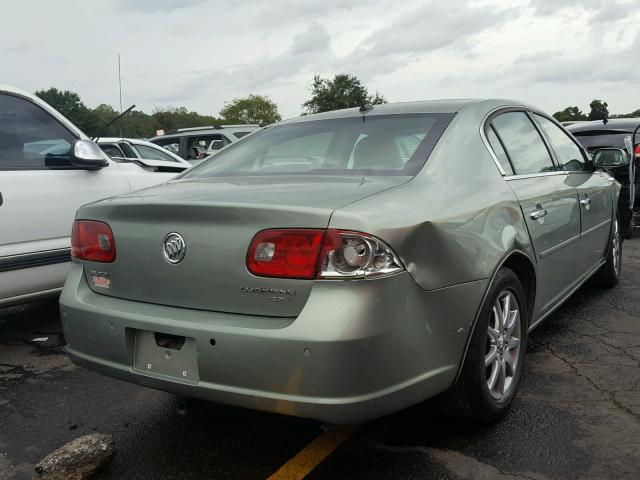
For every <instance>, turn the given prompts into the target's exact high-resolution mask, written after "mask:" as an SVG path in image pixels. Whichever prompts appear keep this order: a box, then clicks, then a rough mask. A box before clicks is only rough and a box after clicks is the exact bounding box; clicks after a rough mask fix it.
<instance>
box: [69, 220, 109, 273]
mask: <svg viewBox="0 0 640 480" xmlns="http://www.w3.org/2000/svg"><path fill="white" fill-rule="evenodd" d="M71 256H72V257H73V258H75V259H76V260H88V261H90V262H101V263H111V262H113V261H114V260H115V259H116V242H115V239H114V238H113V232H112V231H111V227H110V226H109V225H107V224H106V223H104V222H96V221H94V220H76V221H75V222H73V228H72V229H71Z"/></svg>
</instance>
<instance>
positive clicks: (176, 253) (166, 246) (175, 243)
mask: <svg viewBox="0 0 640 480" xmlns="http://www.w3.org/2000/svg"><path fill="white" fill-rule="evenodd" d="M186 253H187V245H186V244H185V243H184V238H182V236H181V235H180V234H179V233H175V232H174V233H170V234H168V235H167V236H166V237H164V242H163V244H162V255H163V256H164V259H165V260H166V261H167V262H169V263H180V262H181V261H182V259H183V258H184V255H185V254H186Z"/></svg>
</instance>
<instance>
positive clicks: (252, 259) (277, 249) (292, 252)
mask: <svg viewBox="0 0 640 480" xmlns="http://www.w3.org/2000/svg"><path fill="white" fill-rule="evenodd" d="M247 268H248V269H249V271H250V272H251V273H253V274H254V275H258V276H261V277H275V278H298V279H306V280H312V279H314V278H318V279H351V278H368V277H376V276H384V275H391V274H393V273H397V272H400V271H402V270H403V269H404V267H403V266H402V263H401V262H400V260H399V259H398V257H397V256H396V254H395V253H394V252H393V250H391V248H390V247H389V246H388V245H387V244H386V243H384V242H383V241H382V240H379V239H377V238H375V237H373V236H371V235H368V234H366V233H361V232H352V231H346V230H336V229H329V230H319V229H272V230H263V231H262V232H259V233H258V234H257V235H256V236H255V237H254V238H253V240H252V241H251V245H250V246H249V250H248V251H247Z"/></svg>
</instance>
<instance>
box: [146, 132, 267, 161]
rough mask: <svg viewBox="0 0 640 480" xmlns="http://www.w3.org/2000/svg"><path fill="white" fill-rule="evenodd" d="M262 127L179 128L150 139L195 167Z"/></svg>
mask: <svg viewBox="0 0 640 480" xmlns="http://www.w3.org/2000/svg"><path fill="white" fill-rule="evenodd" d="M261 128H262V127H261V126H260V125H214V126H211V127H193V128H179V129H177V130H174V131H171V132H169V133H166V134H164V135H160V136H157V137H153V138H151V139H149V141H150V142H153V143H155V144H156V145H160V146H161V147H163V148H166V149H167V150H169V151H170V152H172V153H175V154H176V155H179V156H180V157H182V158H184V159H185V160H187V161H189V162H190V163H192V164H193V165H195V164H196V163H199V162H200V161H202V159H204V158H205V157H208V156H209V155H215V154H216V153H218V152H219V151H220V150H221V149H223V148H224V147H226V146H227V145H231V144H232V143H235V142H237V141H238V140H240V139H241V138H244V137H246V136H247V135H249V134H250V133H253V132H255V131H257V130H260V129H261Z"/></svg>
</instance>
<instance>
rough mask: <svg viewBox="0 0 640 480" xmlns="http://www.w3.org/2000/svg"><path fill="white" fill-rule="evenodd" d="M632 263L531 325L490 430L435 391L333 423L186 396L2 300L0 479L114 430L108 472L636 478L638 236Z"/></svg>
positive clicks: (39, 308)
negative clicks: (98, 363)
mask: <svg viewBox="0 0 640 480" xmlns="http://www.w3.org/2000/svg"><path fill="white" fill-rule="evenodd" d="M623 265H624V267H623V268H624V273H623V277H622V281H621V283H620V284H619V285H618V286H617V287H615V288H614V289H613V290H610V291H598V290H592V289H589V288H588V287H584V288H582V289H581V290H579V291H578V292H577V293H576V294H575V295H574V296H573V297H572V298H571V299H570V300H569V301H568V302H567V303H565V304H564V305H563V306H562V307H561V308H560V309H559V310H558V311H557V312H556V313H554V314H553V315H552V316H551V317H550V318H549V319H548V320H547V321H546V322H545V323H544V324H543V325H542V326H541V327H540V328H538V329H537V330H536V331H535V332H534V333H533V334H532V336H531V337H530V343H529V348H528V354H527V365H526V370H525V377H524V380H523V384H522V385H521V388H520V392H519V395H518V398H517V399H516V402H515V404H514V407H513V409H512V410H511V412H510V413H509V415H508V416H507V417H506V418H505V419H504V420H503V421H501V422H499V423H498V424H496V425H493V426H491V427H488V428H480V427H476V426H472V425H469V424H468V423H464V422H459V421H456V420H453V419H451V418H447V417H444V416H443V415H442V414H440V413H439V411H438V410H437V408H436V407H435V406H434V405H432V404H429V403H427V404H425V405H420V406H417V407H414V408H412V409H409V410H407V411H404V412H400V413H398V414H395V415H391V416H388V417H386V418H382V419H380V420H377V421H374V422H371V423H369V424H366V425H360V426H357V427H353V428H341V429H332V428H329V427H327V426H323V425H321V424H319V423H317V422H312V421H307V420H302V419H297V418H292V417H284V416H278V415H272V414H264V413H258V412H253V411H246V410H242V409H236V408H230V407H225V406H220V405H214V404H207V403H204V402H195V401H185V400H183V399H179V398H176V397H174V396H172V395H170V394H167V393H163V392H158V391H154V390H149V389H146V388H142V387H138V386H135V385H131V384H128V383H124V382H120V381H117V380H112V379H110V378H106V377H102V376H100V375H97V374H95V373H92V372H89V371H87V370H84V369H82V368H79V367H75V366H74V365H73V364H71V363H70V361H69V360H68V358H67V357H66V355H65V353H64V339H63V336H62V334H61V333H60V332H61V327H60V324H59V318H58V314H57V309H56V304H55V303H54V302H49V303H40V304H32V305H26V306H21V307H14V308H10V309H5V310H3V311H2V313H0V478H2V479H9V478H11V479H28V478H33V477H35V476H36V474H35V472H34V469H33V467H34V464H35V463H36V462H38V460H40V459H41V458H42V457H44V456H45V455H46V454H47V453H49V452H51V451H52V450H54V449H56V448H58V447H60V446H61V445H63V444H65V443H66V442H68V441H70V440H72V439H74V438H76V437H79V436H81V435H84V434H87V433H91V432H102V433H108V434H112V435H113V437H114V440H115V444H116V448H117V453H116V455H115V457H114V460H113V461H112V463H111V464H110V465H109V466H108V467H107V468H106V469H105V470H104V471H103V472H102V473H101V475H100V478H103V479H127V478H181V479H187V478H194V479H195V478H228V479H235V478H237V479H264V478H268V477H269V476H271V475H273V478H301V477H302V476H303V475H304V474H305V473H306V472H308V471H310V473H309V475H308V476H307V478H311V479H320V478H381V479H382V478H421V479H449V478H450V479H466V478H469V479H470V478H474V479H502V478H505V479H506V478H510V479H511V478H528V479H547V478H553V479H560V478H580V479H590V478H592V479H608V478H612V479H613V478H615V479H624V478H630V479H631V478H637V475H638V471H640V303H639V302H638V282H640V269H639V267H640V239H633V240H629V241H627V242H626V243H625V252H624V264H623ZM34 339H38V340H39V341H34ZM334 448H335V450H333V449H334ZM301 451H302V453H301V454H299V455H297V454H298V453H299V452H301ZM274 473H275V474H274Z"/></svg>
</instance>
